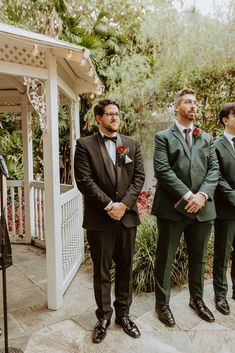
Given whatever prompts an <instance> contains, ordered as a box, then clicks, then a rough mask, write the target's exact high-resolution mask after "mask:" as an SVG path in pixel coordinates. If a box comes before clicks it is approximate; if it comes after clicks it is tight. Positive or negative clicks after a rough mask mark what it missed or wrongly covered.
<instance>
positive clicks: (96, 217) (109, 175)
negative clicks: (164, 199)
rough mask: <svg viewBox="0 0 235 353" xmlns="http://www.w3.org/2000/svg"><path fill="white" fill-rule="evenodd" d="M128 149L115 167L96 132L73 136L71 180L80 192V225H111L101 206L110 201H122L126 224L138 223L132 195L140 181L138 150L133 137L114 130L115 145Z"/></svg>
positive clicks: (95, 227) (98, 228)
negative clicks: (75, 141)
mask: <svg viewBox="0 0 235 353" xmlns="http://www.w3.org/2000/svg"><path fill="white" fill-rule="evenodd" d="M120 145H123V146H124V147H125V148H126V149H129V152H128V153H127V156H128V158H126V160H125V159H124V160H122V161H120V164H119V163H118V156H117V162H116V167H115V166H114V165H113V162H112V160H111V158H110V156H109V154H108V151H107V149H106V146H105V143H104V141H103V138H102V136H101V135H100V133H99V132H97V133H96V134H94V135H92V136H88V137H84V138H80V139H78V140H77V146H76V151H75V158H74V172H75V180H76V183H77V187H78V189H79V190H80V191H81V193H82V194H83V196H84V219H83V227H84V228H85V229H88V230H96V231H102V230H107V229H108V228H111V227H112V225H113V222H116V221H114V220H112V219H111V218H110V217H109V216H108V215H107V211H105V210H104V208H105V207H106V206H107V205H108V204H109V202H110V201H114V202H115V201H116V202H121V201H122V202H124V203H125V204H126V205H127V206H128V209H127V211H126V213H125V215H124V216H123V218H122V219H121V222H122V223H123V225H124V226H125V227H127V228H131V227H135V226H137V225H138V224H139V223H140V219H139V215H138V211H137V206H136V199H137V197H138V195H139V193H140V191H141V189H142V186H143V183H144V168H143V160H142V157H141V152H140V148H139V146H138V144H137V143H136V141H135V140H134V139H132V138H131V137H128V136H124V135H120V134H118V140H117V146H120Z"/></svg>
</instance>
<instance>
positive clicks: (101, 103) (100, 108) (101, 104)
mask: <svg viewBox="0 0 235 353" xmlns="http://www.w3.org/2000/svg"><path fill="white" fill-rule="evenodd" d="M110 104H112V105H116V106H117V107H118V109H119V104H118V103H117V102H115V101H113V100H111V99H103V100H101V101H99V102H98V104H96V105H95V107H94V114H95V116H96V115H99V116H103V115H104V108H105V107H106V105H110Z"/></svg>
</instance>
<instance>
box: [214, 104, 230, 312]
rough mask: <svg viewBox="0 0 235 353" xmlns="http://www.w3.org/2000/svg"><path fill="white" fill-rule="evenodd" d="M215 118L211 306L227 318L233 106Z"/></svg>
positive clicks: (228, 309) (227, 106)
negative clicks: (218, 127)
mask: <svg viewBox="0 0 235 353" xmlns="http://www.w3.org/2000/svg"><path fill="white" fill-rule="evenodd" d="M219 118H220V121H221V123H222V124H223V126H224V133H223V135H221V136H220V137H219V138H218V139H217V141H216V142H215V146H216V153H217V157H218V161H219V166H220V178H219V183H218V186H217V188H216V191H215V206H216V211H217V219H216V221H215V243H214V264H213V285H214V292H215V306H216V308H217V309H218V310H219V311H220V312H221V313H222V314H224V315H228V314H229V313H230V308H229V304H228V302H227V299H226V295H227V291H228V284H227V279H226V272H227V262H228V257H229V253H230V251H231V248H232V247H233V257H232V268H231V278H232V284H233V294H232V297H233V299H235V102H233V103H226V104H225V105H224V106H223V107H222V109H221V111H220V114H219Z"/></svg>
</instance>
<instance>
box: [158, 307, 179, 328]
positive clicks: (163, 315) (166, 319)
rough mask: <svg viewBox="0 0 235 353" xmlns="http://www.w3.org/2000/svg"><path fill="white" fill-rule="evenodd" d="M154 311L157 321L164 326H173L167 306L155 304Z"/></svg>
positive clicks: (173, 322)
mask: <svg viewBox="0 0 235 353" xmlns="http://www.w3.org/2000/svg"><path fill="white" fill-rule="evenodd" d="M155 310H156V313H157V315H158V318H159V320H160V321H161V322H163V323H164V324H165V325H166V326H170V327H172V326H174V325H175V319H174V316H173V314H172V312H171V309H170V307H169V305H168V304H156V306H155Z"/></svg>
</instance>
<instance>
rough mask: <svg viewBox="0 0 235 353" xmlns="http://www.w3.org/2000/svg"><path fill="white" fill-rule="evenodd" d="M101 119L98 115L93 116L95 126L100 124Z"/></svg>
mask: <svg viewBox="0 0 235 353" xmlns="http://www.w3.org/2000/svg"><path fill="white" fill-rule="evenodd" d="M101 119H102V117H101V116H100V115H96V116H95V120H96V121H97V124H99V123H100V121H101Z"/></svg>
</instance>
